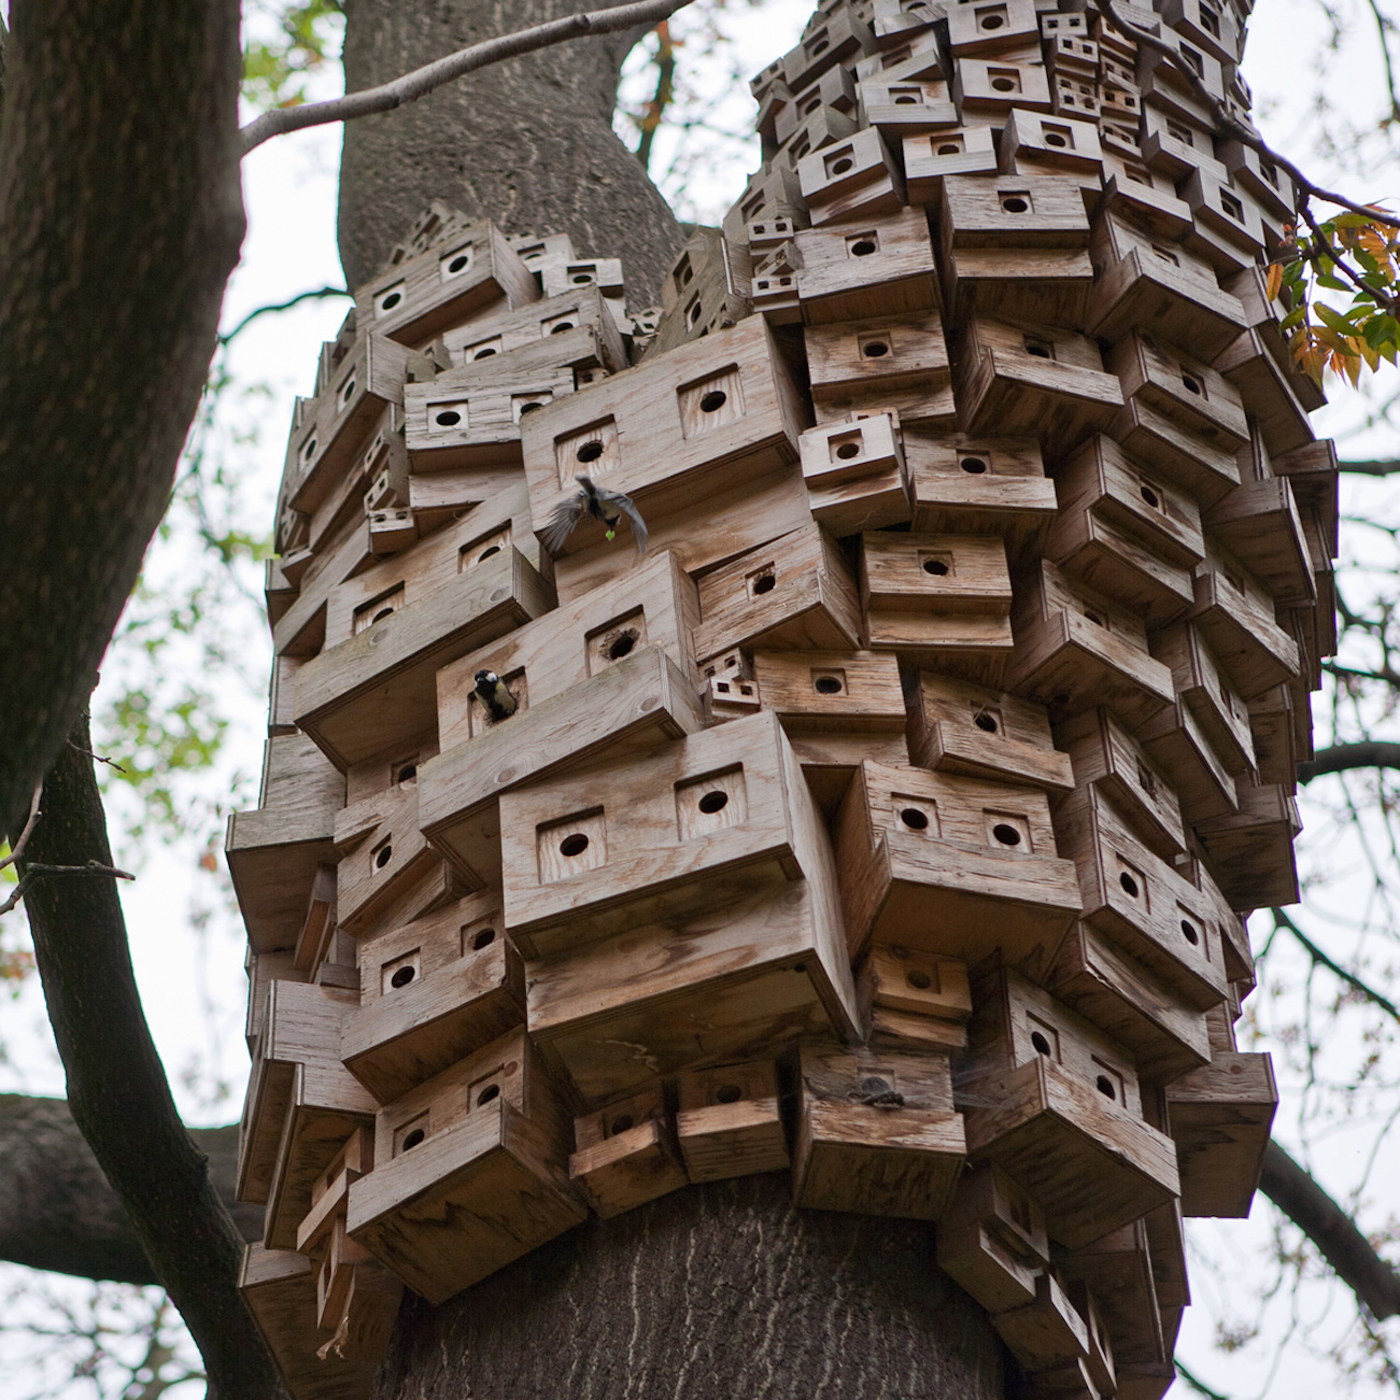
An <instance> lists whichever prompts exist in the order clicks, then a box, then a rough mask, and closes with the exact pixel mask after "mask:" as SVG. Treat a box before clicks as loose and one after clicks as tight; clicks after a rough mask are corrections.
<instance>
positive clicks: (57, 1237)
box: [0, 1094, 263, 1284]
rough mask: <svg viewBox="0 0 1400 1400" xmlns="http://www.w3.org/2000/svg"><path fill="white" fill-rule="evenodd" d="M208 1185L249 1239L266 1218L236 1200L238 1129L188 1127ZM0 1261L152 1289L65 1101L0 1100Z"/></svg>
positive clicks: (126, 1220) (150, 1273)
mask: <svg viewBox="0 0 1400 1400" xmlns="http://www.w3.org/2000/svg"><path fill="white" fill-rule="evenodd" d="M189 1135H190V1138H191V1140H192V1141H193V1143H194V1145H195V1149H196V1150H197V1151H198V1152H200V1153H203V1154H204V1156H206V1157H207V1158H208V1163H207V1170H208V1173H209V1181H210V1184H211V1185H212V1186H213V1188H214V1190H215V1191H216V1192H217V1193H218V1195H219V1199H220V1200H222V1201H223V1203H224V1205H225V1206H226V1207H227V1208H228V1210H229V1212H230V1214H231V1215H232V1216H233V1220H234V1224H235V1225H236V1226H237V1227H238V1230H239V1232H240V1234H242V1236H243V1238H244V1239H245V1240H255V1239H261V1238H262V1223H263V1221H262V1217H263V1212H262V1208H261V1207H260V1206H249V1205H243V1204H241V1203H238V1202H235V1201H234V1199H233V1188H234V1179H235V1176H236V1174H237V1166H238V1126H237V1124H233V1125H231V1126H229V1127H225V1128H191V1129H189ZM0 1181H3V1182H4V1184H5V1185H4V1190H3V1191H0V1259H7V1260H9V1261H10V1262H11V1263H14V1264H24V1265H27V1266H28V1267H29V1268H31V1269H52V1270H54V1271H55V1272H57V1273H62V1274H73V1275H75V1276H76V1277H78V1278H92V1279H111V1280H113V1281H115V1282H117V1283H139V1284H150V1283H157V1282H159V1280H158V1279H157V1278H156V1274H155V1270H154V1269H153V1268H152V1267H151V1261H150V1260H149V1259H148V1258H147V1257H146V1251H145V1250H144V1249H143V1248H142V1246H141V1241H140V1240H139V1239H138V1238H137V1237H136V1232H135V1231H134V1230H133V1229H132V1225H131V1218H130V1216H128V1214H127V1211H126V1207H125V1206H124V1205H123V1204H122V1202H121V1199H120V1198H119V1197H118V1195H117V1193H116V1192H115V1191H113V1190H112V1186H111V1183H110V1182H109V1181H108V1180H107V1178H106V1177H105V1176H104V1175H103V1173H102V1168H101V1167H100V1166H99V1165H98V1163H97V1158H96V1157H94V1156H93V1154H92V1148H90V1147H89V1146H88V1145H87V1141H86V1139H84V1137H83V1135H82V1133H81V1132H79V1131H78V1125H77V1124H76V1123H75V1122H74V1121H73V1114H72V1111H71V1110H70V1109H69V1107H68V1103H67V1100H65V1099H40V1098H26V1097H25V1096H24V1095H22V1094H0Z"/></svg>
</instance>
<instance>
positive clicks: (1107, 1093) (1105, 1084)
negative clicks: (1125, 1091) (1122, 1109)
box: [1094, 1074, 1118, 1099]
mask: <svg viewBox="0 0 1400 1400" xmlns="http://www.w3.org/2000/svg"><path fill="white" fill-rule="evenodd" d="M1094 1087H1095V1088H1096V1089H1097V1090H1098V1091H1099V1093H1101V1094H1102V1095H1103V1096H1104V1098H1106V1099H1116V1098H1117V1097H1118V1095H1117V1094H1116V1093H1115V1092H1114V1089H1113V1081H1112V1080H1111V1079H1110V1078H1109V1077H1108V1075H1106V1074H1101V1075H1099V1077H1098V1078H1097V1079H1096V1080H1094Z"/></svg>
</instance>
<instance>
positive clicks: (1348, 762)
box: [1298, 740, 1400, 783]
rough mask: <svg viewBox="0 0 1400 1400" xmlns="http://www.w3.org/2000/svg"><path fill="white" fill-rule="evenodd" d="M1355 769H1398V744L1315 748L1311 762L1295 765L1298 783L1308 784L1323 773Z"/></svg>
mask: <svg viewBox="0 0 1400 1400" xmlns="http://www.w3.org/2000/svg"><path fill="white" fill-rule="evenodd" d="M1357 768H1400V744H1387V743H1381V742H1379V741H1377V740H1366V741H1365V742H1363V743H1357V744H1333V745H1332V746H1331V747H1330V748H1325V749H1318V751H1317V752H1316V753H1315V754H1314V755H1313V756H1312V758H1311V760H1310V761H1308V762H1307V763H1300V764H1299V765H1298V781H1299V782H1300V783H1310V782H1312V780H1313V779H1314V778H1320V777H1322V775H1323V774H1324V773H1350V772H1352V771H1353V770H1354V769H1357Z"/></svg>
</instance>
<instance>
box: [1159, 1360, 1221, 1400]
mask: <svg viewBox="0 0 1400 1400" xmlns="http://www.w3.org/2000/svg"><path fill="white" fill-rule="evenodd" d="M1172 1365H1173V1366H1175V1367H1176V1373H1177V1375H1178V1376H1180V1377H1181V1379H1182V1380H1184V1381H1185V1382H1186V1384H1187V1385H1188V1386H1190V1388H1191V1389H1192V1390H1194V1391H1195V1392H1196V1394H1197V1395H1204V1396H1205V1400H1229V1398H1228V1397H1227V1396H1224V1395H1222V1394H1221V1393H1220V1392H1219V1391H1218V1390H1212V1389H1211V1388H1210V1387H1209V1386H1208V1385H1207V1384H1206V1383H1205V1382H1204V1381H1203V1380H1199V1379H1197V1377H1195V1376H1193V1375H1192V1374H1191V1372H1190V1371H1188V1370H1187V1369H1186V1367H1185V1366H1184V1365H1183V1364H1182V1362H1181V1359H1180V1358H1179V1357H1173V1358H1172Z"/></svg>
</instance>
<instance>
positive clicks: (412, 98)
mask: <svg viewBox="0 0 1400 1400" xmlns="http://www.w3.org/2000/svg"><path fill="white" fill-rule="evenodd" d="M690 3H691V0H634V3H633V4H630V5H619V6H617V8H616V9H611V10H589V11H587V12H586V13H584V14H577V15H567V16H566V17H565V18H564V19H555V20H550V21H549V22H548V23H547V24H536V25H532V26H531V27H530V28H529V29H522V30H520V31H519V32H518V33H516V34H503V35H501V36H500V37H499V38H496V39H486V40H484V41H483V42H481V43H480V44H472V45H471V46H470V47H469V48H465V49H460V50H458V52H456V53H454V54H449V55H448V56H447V57H446V58H439V59H438V60H436V62H433V63H428V64H425V65H424V66H423V67H422V68H418V69H415V70H414V71H413V72H412V73H405V74H404V75H403V77H401V78H395V79H394V81H393V82H392V83H384V84H382V85H381V86H379V87H373V88H366V89H365V90H364V91H363V92H350V93H346V95H345V96H344V97H337V98H334V99H332V100H331V101H329V102H309V103H307V104H306V105H305V106H302V107H279V108H277V109H276V110H274V111H271V112H264V113H263V114H262V116H260V117H258V118H257V119H256V120H255V121H251V122H249V123H248V125H247V126H245V127H244V128H243V131H242V137H243V154H244V155H247V154H248V152H249V151H251V150H254V149H255V148H256V147H258V146H260V145H262V143H263V142H264V141H267V140H269V139H270V138H271V137H273V136H281V135H283V134H284V133H285V132H288V131H301V130H303V129H304V128H306V127H308V126H324V125H326V124H327V123H328V122H346V121H352V120H353V119H354V118H356V117H368V116H372V115H373V114H374V113H376V112H392V111H393V110H394V108H395V107H402V106H403V104H404V103H405V102H416V101H417V100H418V99H419V98H420V97H426V96H427V95H428V94H429V93H430V92H432V91H433V89H434V88H440V87H441V86H442V85H443V84H444V83H450V82H452V81H453V80H454V79H457V78H461V77H464V76H465V75H466V74H468V73H472V72H475V71H476V69H478V68H486V67H489V66H490V65H491V64H493V63H500V62H501V61H502V60H503V59H507V58H515V57H516V56H517V55H519V54H523V53H533V52H534V51H535V50H536V49H545V48H549V47H550V46H551V45H553V44H562V43H566V42H567V41H568V40H570V39H579V38H582V37H583V36H584V35H586V34H612V33H615V32H616V31H617V30H619V29H632V28H634V27H637V26H639V25H646V26H648V27H649V26H651V25H654V24H658V23H659V22H660V21H662V20H664V19H669V18H670V17H671V16H672V15H673V14H675V12H676V11H677V10H680V9H683V8H684V7H685V6H686V5H688V4H690Z"/></svg>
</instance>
